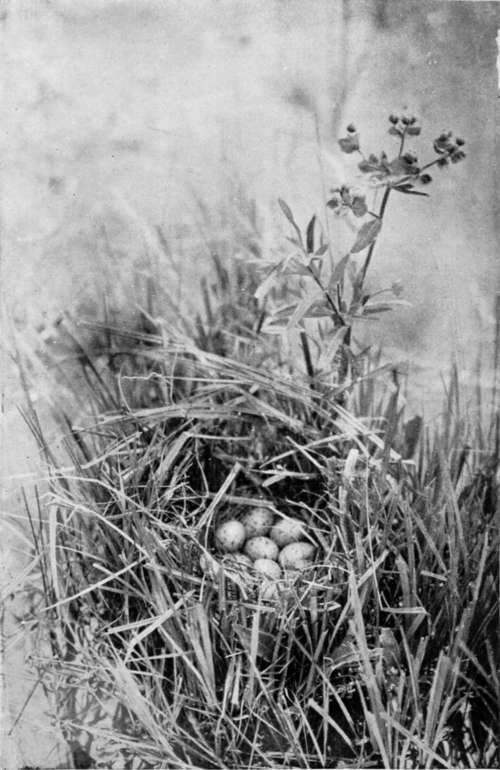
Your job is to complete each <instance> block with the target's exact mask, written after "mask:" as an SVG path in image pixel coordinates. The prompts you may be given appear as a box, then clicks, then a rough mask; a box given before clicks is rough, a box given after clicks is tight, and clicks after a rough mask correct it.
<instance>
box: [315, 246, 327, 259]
mask: <svg viewBox="0 0 500 770" xmlns="http://www.w3.org/2000/svg"><path fill="white" fill-rule="evenodd" d="M327 251H328V244H327V243H324V244H323V245H322V246H320V247H319V249H316V251H315V252H314V256H315V257H322V256H323V254H326V252H327Z"/></svg>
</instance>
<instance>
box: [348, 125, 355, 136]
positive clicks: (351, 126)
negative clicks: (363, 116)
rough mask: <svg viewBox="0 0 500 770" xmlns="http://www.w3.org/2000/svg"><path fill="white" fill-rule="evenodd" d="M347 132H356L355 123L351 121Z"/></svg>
mask: <svg viewBox="0 0 500 770" xmlns="http://www.w3.org/2000/svg"><path fill="white" fill-rule="evenodd" d="M347 133H348V134H355V133H356V126H355V125H354V123H349V125H348V126H347Z"/></svg>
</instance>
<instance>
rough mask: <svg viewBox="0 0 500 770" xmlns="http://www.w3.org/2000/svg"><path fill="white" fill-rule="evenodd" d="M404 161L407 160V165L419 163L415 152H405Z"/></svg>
mask: <svg viewBox="0 0 500 770" xmlns="http://www.w3.org/2000/svg"><path fill="white" fill-rule="evenodd" d="M403 160H405V161H406V162H407V163H410V164H411V163H416V162H417V156H416V155H415V153H414V152H405V154H404V155H403Z"/></svg>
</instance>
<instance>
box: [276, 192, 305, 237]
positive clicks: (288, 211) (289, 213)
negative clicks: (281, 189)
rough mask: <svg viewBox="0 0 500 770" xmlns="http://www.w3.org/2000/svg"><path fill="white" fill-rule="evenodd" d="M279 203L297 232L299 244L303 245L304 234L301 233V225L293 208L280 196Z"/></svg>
mask: <svg viewBox="0 0 500 770" xmlns="http://www.w3.org/2000/svg"><path fill="white" fill-rule="evenodd" d="M278 203H279V205H280V208H281V210H282V212H283V214H284V215H285V216H286V218H287V219H288V221H289V222H290V224H291V225H292V227H293V229H294V230H295V232H296V233H297V238H298V240H299V244H300V245H302V235H301V234H300V230H299V226H298V225H297V222H296V221H295V219H294V218H293V214H292V209H291V208H290V206H289V205H288V203H286V202H285V201H284V200H283V198H278Z"/></svg>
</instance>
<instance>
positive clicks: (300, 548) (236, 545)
mask: <svg viewBox="0 0 500 770" xmlns="http://www.w3.org/2000/svg"><path fill="white" fill-rule="evenodd" d="M273 520H274V517H273V514H272V513H271V511H270V510H269V509H268V508H265V507H264V506H259V507H255V508H253V509H252V510H250V511H249V512H248V513H246V514H245V515H244V516H243V518H242V519H241V521H240V520H238V519H229V520H228V521H225V522H224V523H223V524H220V525H219V526H218V527H217V530H216V532H215V541H216V544H217V546H218V548H219V549H220V550H221V551H223V552H224V553H225V554H226V556H225V557H224V558H223V564H224V566H225V567H226V568H228V567H229V568H230V569H231V568H232V569H238V567H240V568H245V569H252V570H253V571H254V572H255V573H257V574H258V575H259V577H260V578H262V580H265V581H267V582H269V581H271V582H272V581H279V580H280V578H281V577H282V570H286V571H287V572H289V573H290V572H292V571H300V570H303V569H305V568H306V567H309V566H311V564H312V560H313V557H314V551H315V548H314V546H313V545H312V543H309V542H306V538H307V531H306V525H305V523H304V522H303V521H301V520H300V519H295V518H292V517H290V516H282V517H281V518H279V519H278V520H277V521H276V522H275V523H273ZM210 566H211V567H212V568H213V566H214V565H213V564H211V565H210ZM204 571H206V570H204Z"/></svg>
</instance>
